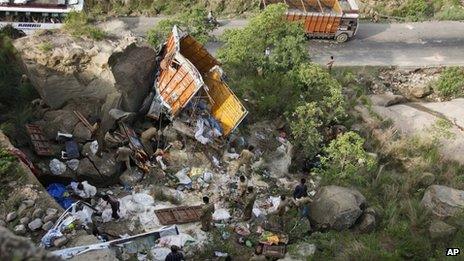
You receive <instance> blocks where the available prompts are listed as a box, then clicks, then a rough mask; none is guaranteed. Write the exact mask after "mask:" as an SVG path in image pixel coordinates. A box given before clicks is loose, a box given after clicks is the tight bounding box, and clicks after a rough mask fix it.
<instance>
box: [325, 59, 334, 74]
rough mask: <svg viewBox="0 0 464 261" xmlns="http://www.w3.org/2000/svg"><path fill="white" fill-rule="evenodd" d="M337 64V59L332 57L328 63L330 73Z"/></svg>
mask: <svg viewBox="0 0 464 261" xmlns="http://www.w3.org/2000/svg"><path fill="white" fill-rule="evenodd" d="M334 63H335V59H334V57H333V56H330V60H329V61H328V62H327V64H326V65H327V69H328V70H329V73H331V72H332V67H333V64H334Z"/></svg>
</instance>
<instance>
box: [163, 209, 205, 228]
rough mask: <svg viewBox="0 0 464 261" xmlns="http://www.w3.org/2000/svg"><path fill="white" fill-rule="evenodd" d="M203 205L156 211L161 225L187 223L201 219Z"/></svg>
mask: <svg viewBox="0 0 464 261" xmlns="http://www.w3.org/2000/svg"><path fill="white" fill-rule="evenodd" d="M201 208H202V206H192V207H185V206H182V207H175V208H165V209H158V210H156V211H155V214H156V216H157V217H158V219H159V221H160V223H161V225H172V224H185V223H191V222H196V221H199V220H200V217H201Z"/></svg>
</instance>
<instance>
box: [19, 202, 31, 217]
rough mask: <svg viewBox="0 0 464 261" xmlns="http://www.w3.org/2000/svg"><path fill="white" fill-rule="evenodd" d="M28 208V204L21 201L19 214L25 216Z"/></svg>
mask: <svg viewBox="0 0 464 261" xmlns="http://www.w3.org/2000/svg"><path fill="white" fill-rule="evenodd" d="M27 209H29V207H28V206H27V205H26V204H24V203H21V205H19V207H18V215H19V216H23V215H24V213H25V211H26V210H27Z"/></svg>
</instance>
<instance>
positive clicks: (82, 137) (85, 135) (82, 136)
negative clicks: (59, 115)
mask: <svg viewBox="0 0 464 261" xmlns="http://www.w3.org/2000/svg"><path fill="white" fill-rule="evenodd" d="M72 135H73V137H74V138H75V139H76V140H77V141H78V142H85V141H88V140H90V139H91V138H92V133H91V132H90V130H89V129H88V128H87V127H85V125H84V124H83V123H82V122H79V123H78V124H77V125H76V126H75V127H74V130H73V132H72Z"/></svg>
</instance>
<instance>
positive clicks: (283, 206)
mask: <svg viewBox="0 0 464 261" xmlns="http://www.w3.org/2000/svg"><path fill="white" fill-rule="evenodd" d="M289 205H290V200H288V199H287V197H286V196H285V195H281V196H280V204H279V206H278V207H277V216H278V218H279V224H280V227H281V229H283V228H284V224H285V213H287V207H289Z"/></svg>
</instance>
